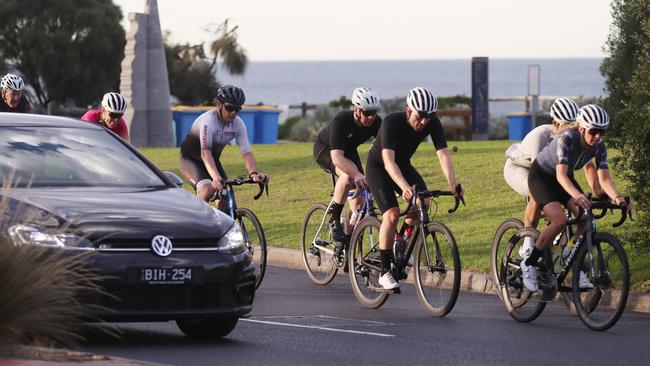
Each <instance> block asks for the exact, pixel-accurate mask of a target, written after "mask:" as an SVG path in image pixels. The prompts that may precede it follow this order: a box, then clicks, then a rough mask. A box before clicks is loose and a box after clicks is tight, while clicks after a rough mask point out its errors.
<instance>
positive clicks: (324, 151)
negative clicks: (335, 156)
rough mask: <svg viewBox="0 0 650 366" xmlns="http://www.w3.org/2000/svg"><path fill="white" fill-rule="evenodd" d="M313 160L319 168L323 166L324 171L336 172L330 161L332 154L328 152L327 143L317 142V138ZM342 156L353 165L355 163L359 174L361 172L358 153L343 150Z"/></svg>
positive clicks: (361, 167)
mask: <svg viewBox="0 0 650 366" xmlns="http://www.w3.org/2000/svg"><path fill="white" fill-rule="evenodd" d="M313 154H314V160H316V163H317V164H318V165H320V167H321V168H323V169H324V170H325V171H326V172H328V173H330V174H334V175H337V174H336V167H335V166H334V163H333V162H332V155H331V154H330V149H329V147H328V146H327V145H325V144H323V143H321V142H319V141H318V140H317V141H316V143H315V144H314V152H313ZM343 156H344V157H345V158H346V159H348V160H350V161H351V162H352V163H354V165H356V167H357V170H359V172H360V173H361V174H363V166H362V165H361V158H360V157H359V153H358V152H357V151H356V150H354V151H353V152H348V151H345V153H344V154H343Z"/></svg>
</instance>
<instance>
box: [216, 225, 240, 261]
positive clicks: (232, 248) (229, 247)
mask: <svg viewBox="0 0 650 366" xmlns="http://www.w3.org/2000/svg"><path fill="white" fill-rule="evenodd" d="M245 249H246V246H245V245H244V235H243V234H242V232H241V229H240V228H239V225H237V223H233V225H232V226H231V227H230V230H228V232H227V233H226V235H224V236H223V237H222V238H221V239H219V251H220V252H224V253H230V254H239V253H241V252H243V251H244V250H245Z"/></svg>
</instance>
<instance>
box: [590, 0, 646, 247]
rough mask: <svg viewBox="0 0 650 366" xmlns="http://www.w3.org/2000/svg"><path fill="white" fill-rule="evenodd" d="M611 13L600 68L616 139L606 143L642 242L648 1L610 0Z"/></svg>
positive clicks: (644, 225)
mask: <svg viewBox="0 0 650 366" xmlns="http://www.w3.org/2000/svg"><path fill="white" fill-rule="evenodd" d="M612 10H613V11H612V16H613V19H614V23H613V25H612V27H611V33H610V35H609V38H608V41H607V51H608V56H607V58H605V60H604V61H603V64H602V66H601V72H602V73H603V75H604V76H605V78H606V89H607V91H608V92H609V96H608V98H607V100H606V108H607V110H608V112H609V113H610V115H611V117H612V124H613V127H614V131H613V132H615V135H616V136H617V138H614V139H611V140H610V139H608V142H609V141H612V142H613V144H612V145H613V146H616V147H618V148H619V149H620V150H621V157H624V158H621V159H618V160H616V163H617V166H618V167H620V168H621V170H622V171H623V175H624V176H625V177H626V178H627V180H628V181H629V182H630V183H631V187H629V188H630V190H631V193H632V194H633V196H634V197H635V198H636V200H637V203H636V207H637V208H638V209H639V210H638V211H640V215H639V216H640V220H639V222H637V224H636V225H635V226H636V227H637V228H638V229H639V230H640V231H642V233H641V234H640V235H635V238H634V239H636V240H638V241H643V240H647V238H648V237H649V236H650V198H649V197H650V169H648V166H650V145H649V144H648V141H650V124H648V121H650V108H649V107H648V106H650V0H614V1H613V3H612ZM643 238H646V239H643Z"/></svg>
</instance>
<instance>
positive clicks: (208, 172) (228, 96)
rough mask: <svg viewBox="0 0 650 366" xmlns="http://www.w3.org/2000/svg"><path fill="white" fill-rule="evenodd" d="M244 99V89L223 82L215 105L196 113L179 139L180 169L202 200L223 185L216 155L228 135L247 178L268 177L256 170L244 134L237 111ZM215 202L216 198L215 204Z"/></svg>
mask: <svg viewBox="0 0 650 366" xmlns="http://www.w3.org/2000/svg"><path fill="white" fill-rule="evenodd" d="M245 100H246V96H245V95H244V91H243V90H241V89H240V88H238V87H236V86H233V85H224V86H222V87H221V88H219V90H218V91H217V98H216V101H215V108H214V109H211V110H209V111H207V112H205V113H203V114H202V115H200V116H199V117H197V119H196V120H195V121H194V123H193V124H192V127H191V128H190V132H189V133H188V134H187V136H186V137H185V140H183V142H182V143H181V149H180V165H181V171H182V172H183V175H184V176H185V178H187V180H189V181H190V183H191V184H192V187H193V188H194V189H195V190H196V194H197V195H198V196H199V197H200V198H201V199H203V200H204V201H206V202H207V201H209V200H210V199H212V198H213V197H214V196H215V194H216V193H217V192H218V191H222V190H223V189H224V186H223V183H222V179H227V178H228V177H227V176H226V171H225V170H224V169H223V166H222V165H221V162H220V161H219V158H220V157H221V153H222V151H223V149H224V148H225V147H226V145H228V143H230V141H231V140H232V139H235V141H236V142H237V145H239V150H240V152H241V154H242V157H243V159H244V164H245V165H246V169H247V170H248V174H249V176H250V177H251V179H253V180H254V181H256V182H268V180H269V176H268V175H266V174H264V173H261V172H258V171H257V163H256V161H255V155H253V151H252V150H251V147H250V144H249V142H248V137H247V135H246V126H245V125H244V121H243V120H242V119H241V118H240V117H239V116H238V115H237V113H238V112H239V111H240V110H241V109H242V105H243V104H244V102H245ZM219 203H220V202H219V201H217V206H219ZM219 208H223V207H219Z"/></svg>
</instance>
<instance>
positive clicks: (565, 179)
mask: <svg viewBox="0 0 650 366" xmlns="http://www.w3.org/2000/svg"><path fill="white" fill-rule="evenodd" d="M555 175H556V177H557V181H558V183H560V185H561V186H562V188H564V190H565V191H566V192H567V193H568V194H569V195H570V196H571V197H572V198H577V197H579V196H581V195H582V193H580V190H578V188H576V186H574V185H573V182H572V181H571V179H570V178H569V166H568V165H566V164H557V165H556V166H555Z"/></svg>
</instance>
